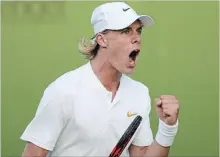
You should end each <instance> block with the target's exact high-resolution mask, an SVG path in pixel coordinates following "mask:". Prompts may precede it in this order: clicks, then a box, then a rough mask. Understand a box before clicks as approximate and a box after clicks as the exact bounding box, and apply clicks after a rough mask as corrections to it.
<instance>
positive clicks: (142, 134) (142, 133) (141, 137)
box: [132, 90, 153, 146]
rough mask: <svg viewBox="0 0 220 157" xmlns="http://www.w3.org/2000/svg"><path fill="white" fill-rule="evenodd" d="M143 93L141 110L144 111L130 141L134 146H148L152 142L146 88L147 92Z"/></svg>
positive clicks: (148, 97)
mask: <svg viewBox="0 0 220 157" xmlns="http://www.w3.org/2000/svg"><path fill="white" fill-rule="evenodd" d="M144 93H145V95H144V99H143V100H144V101H143V102H142V103H143V105H145V106H144V112H143V113H144V115H143V120H142V124H141V125H140V128H139V129H138V130H137V133H136V135H135V137H134V140H133V142H132V144H133V145H136V146H149V145H151V144H152V142H153V133H152V129H151V126H150V118H149V114H150V111H151V99H150V95H149V91H148V90H147V92H144Z"/></svg>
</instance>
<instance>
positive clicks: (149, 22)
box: [137, 15, 154, 27]
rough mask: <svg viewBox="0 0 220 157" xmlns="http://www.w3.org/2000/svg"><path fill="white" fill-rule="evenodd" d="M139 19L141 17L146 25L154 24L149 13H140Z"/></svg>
mask: <svg viewBox="0 0 220 157" xmlns="http://www.w3.org/2000/svg"><path fill="white" fill-rule="evenodd" d="M137 19H139V20H140V21H141V22H142V23H143V26H144V27H151V26H152V25H153V24H154V21H153V19H152V18H151V17H150V16H148V15H140V16H139V17H138V18H137Z"/></svg>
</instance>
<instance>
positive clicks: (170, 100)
mask: <svg viewBox="0 0 220 157" xmlns="http://www.w3.org/2000/svg"><path fill="white" fill-rule="evenodd" d="M156 107H157V114H158V116H159V118H160V119H159V127H158V132H157V134H156V137H155V140H154V142H152V143H151V144H150V145H149V146H135V145H131V146H130V147H129V153H130V155H131V157H137V156H138V157H167V156H168V154H169V149H170V146H171V145H172V144H173V141H174V138H175V136H176V134H177V130H178V112H179V102H178V101H177V100H176V98H175V97H174V96H161V98H160V99H157V100H156ZM145 136H146V135H145ZM142 138H143V137H142Z"/></svg>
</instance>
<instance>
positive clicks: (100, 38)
mask: <svg viewBox="0 0 220 157" xmlns="http://www.w3.org/2000/svg"><path fill="white" fill-rule="evenodd" d="M96 42H97V43H98V44H99V45H100V46H101V47H103V48H106V47H107V39H106V38H105V36H104V35H103V34H97V35H96Z"/></svg>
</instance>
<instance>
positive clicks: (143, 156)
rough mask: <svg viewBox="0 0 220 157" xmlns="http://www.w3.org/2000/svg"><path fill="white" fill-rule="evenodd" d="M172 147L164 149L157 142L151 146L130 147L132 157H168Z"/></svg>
mask: <svg viewBox="0 0 220 157" xmlns="http://www.w3.org/2000/svg"><path fill="white" fill-rule="evenodd" d="M169 149H170V147H162V146H160V145H159V144H158V143H157V142H156V141H154V142H153V143H152V144H151V145H150V146H142V147H141V146H135V145H131V146H130V147H129V153H130V156H131V157H167V156H168V154H169Z"/></svg>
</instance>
